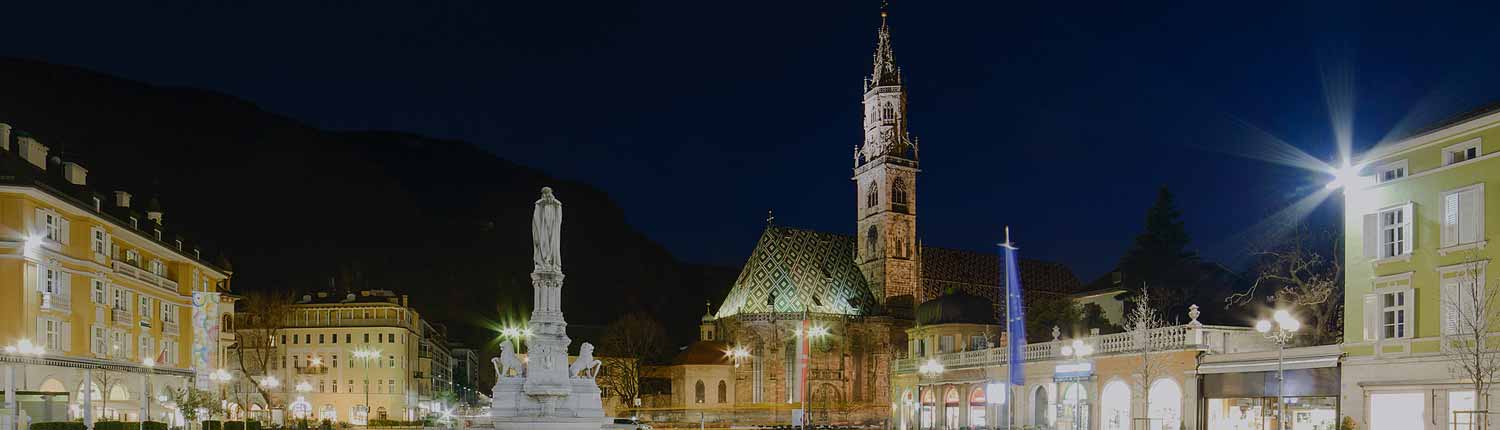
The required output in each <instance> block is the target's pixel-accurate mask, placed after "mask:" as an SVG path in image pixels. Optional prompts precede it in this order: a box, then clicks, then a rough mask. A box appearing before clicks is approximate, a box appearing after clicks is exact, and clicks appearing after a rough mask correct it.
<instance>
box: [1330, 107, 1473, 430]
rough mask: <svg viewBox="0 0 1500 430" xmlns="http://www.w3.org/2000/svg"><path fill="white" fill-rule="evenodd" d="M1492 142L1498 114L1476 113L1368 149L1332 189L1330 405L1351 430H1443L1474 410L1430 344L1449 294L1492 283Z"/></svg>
mask: <svg viewBox="0 0 1500 430" xmlns="http://www.w3.org/2000/svg"><path fill="white" fill-rule="evenodd" d="M1497 147H1500V110H1496V109H1494V108H1490V109H1486V110H1480V111H1476V112H1475V113H1471V114H1468V115H1464V116H1461V117H1459V118H1457V119H1455V120H1452V121H1449V122H1446V123H1443V124H1441V125H1438V126H1436V127H1432V128H1430V129H1429V130H1427V131H1424V132H1421V133H1418V134H1416V135H1414V136H1412V137H1407V138H1404V139H1401V140H1398V141H1395V142H1392V143H1388V144H1383V145H1381V146H1379V147H1377V148H1375V149H1373V150H1371V151H1369V152H1368V153H1367V154H1365V155H1364V157H1363V159H1362V160H1361V161H1362V163H1360V166H1359V172H1358V177H1357V178H1351V180H1349V181H1347V182H1348V183H1347V184H1345V186H1344V188H1343V190H1342V194H1343V198H1344V238H1345V242H1344V244H1345V246H1344V252H1345V255H1344V259H1345V262H1346V264H1345V268H1346V276H1345V278H1344V280H1345V297H1344V309H1345V311H1344V315H1345V320H1344V352H1345V353H1346V354H1347V358H1346V359H1345V364H1344V368H1343V369H1344V373H1343V398H1342V403H1343V405H1344V409H1345V411H1346V415H1348V416H1351V417H1353V418H1354V419H1356V420H1358V421H1359V423H1360V425H1361V428H1371V429H1376V430H1379V429H1384V428H1402V429H1422V428H1426V429H1446V428H1449V424H1451V423H1450V420H1453V419H1455V418H1454V415H1453V414H1452V413H1451V412H1454V411H1462V410H1472V409H1475V408H1476V405H1475V399H1474V397H1475V396H1474V393H1473V392H1472V388H1470V387H1468V386H1466V385H1464V383H1463V379H1464V376H1462V375H1459V374H1455V373H1453V372H1450V371H1449V368H1448V365H1447V364H1446V362H1445V359H1444V356H1443V353H1442V352H1441V341H1442V339H1443V338H1444V336H1446V335H1451V334H1455V333H1456V332H1455V329H1456V327H1455V326H1454V325H1453V323H1452V322H1453V321H1454V320H1455V318H1454V317H1455V315H1454V314H1453V313H1452V312H1451V310H1452V309H1454V308H1452V307H1450V306H1451V303H1454V302H1452V300H1454V297H1457V296H1458V294H1454V291H1456V289H1458V288H1461V287H1462V285H1465V284H1464V283H1465V282H1475V281H1477V282H1478V285H1479V288H1480V289H1481V290H1483V289H1484V288H1487V287H1493V285H1485V281H1486V280H1487V279H1488V280H1493V279H1494V276H1493V274H1492V273H1490V272H1488V271H1487V266H1488V263H1489V262H1490V261H1491V260H1492V259H1494V258H1495V257H1496V256H1497V252H1496V248H1489V247H1488V246H1487V245H1488V240H1487V238H1486V235H1485V232H1486V231H1500V230H1497V229H1500V221H1497V219H1500V218H1497V217H1496V216H1494V215H1493V214H1495V213H1497V211H1500V205H1497V200H1500V199H1497V198H1494V197H1489V196H1490V195H1493V194H1495V191H1494V189H1495V186H1493V185H1487V183H1488V182H1490V181H1500V151H1497V150H1496V149H1497ZM1461 306H1462V305H1461ZM1429 400H1431V401H1429ZM1388 425H1389V426H1393V427H1385V426H1388Z"/></svg>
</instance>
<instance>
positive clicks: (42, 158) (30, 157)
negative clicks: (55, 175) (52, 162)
mask: <svg viewBox="0 0 1500 430" xmlns="http://www.w3.org/2000/svg"><path fill="white" fill-rule="evenodd" d="M16 150H17V152H20V153H21V158H23V159H26V161H27V162H29V163H31V164H32V165H33V166H36V167H37V168H40V169H42V170H47V146H46V145H42V143H41V142H37V141H36V139H33V138H32V137H31V136H21V137H20V138H18V139H16Z"/></svg>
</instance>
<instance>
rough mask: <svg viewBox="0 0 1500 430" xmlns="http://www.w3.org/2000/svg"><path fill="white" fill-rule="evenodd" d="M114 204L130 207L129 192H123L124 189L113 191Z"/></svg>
mask: <svg viewBox="0 0 1500 430" xmlns="http://www.w3.org/2000/svg"><path fill="white" fill-rule="evenodd" d="M115 206H117V207H122V208H129V207H130V193H128V192H125V191H115Z"/></svg>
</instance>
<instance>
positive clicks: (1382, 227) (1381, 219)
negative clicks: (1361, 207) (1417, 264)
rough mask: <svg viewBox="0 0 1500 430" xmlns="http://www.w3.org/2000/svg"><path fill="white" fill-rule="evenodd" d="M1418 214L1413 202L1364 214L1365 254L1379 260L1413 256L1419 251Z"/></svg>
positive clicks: (1401, 258)
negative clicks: (1417, 249) (1417, 240)
mask: <svg viewBox="0 0 1500 430" xmlns="http://www.w3.org/2000/svg"><path fill="white" fill-rule="evenodd" d="M1416 216H1417V210H1416V205H1415V204H1413V203H1410V202H1407V203H1404V204H1400V205H1395V206H1389V207H1385V208H1381V209H1380V210H1377V211H1375V212H1373V213H1368V214H1365V219H1364V223H1365V225H1364V236H1365V238H1364V239H1365V250H1364V254H1365V257H1366V258H1369V259H1372V260H1374V261H1375V262H1376V263H1381V262H1384V261H1390V260H1398V259H1399V260H1407V259H1410V258H1411V254H1412V251H1414V250H1416V239H1417V236H1416V223H1415V221H1414V220H1415V219H1416ZM1370 236H1374V237H1373V238H1372V237H1370Z"/></svg>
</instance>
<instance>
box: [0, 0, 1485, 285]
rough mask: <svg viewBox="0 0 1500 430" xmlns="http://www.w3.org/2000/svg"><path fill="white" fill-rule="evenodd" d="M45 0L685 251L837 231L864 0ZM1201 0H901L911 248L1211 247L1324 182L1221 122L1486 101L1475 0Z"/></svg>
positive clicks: (1048, 254) (1423, 109)
mask: <svg viewBox="0 0 1500 430" xmlns="http://www.w3.org/2000/svg"><path fill="white" fill-rule="evenodd" d="M39 3H53V2H29V3H28V4H24V5H21V4H17V5H10V6H8V7H7V11H6V16H7V19H6V21H5V24H3V25H0V37H3V39H4V40H5V43H3V44H0V54H3V55H14V56H21V57H28V58H36V59H41V60H45V61H50V62H56V63H63V64H73V65H79V66H84V67H88V68H92V69H96V70H99V71H103V72H107V73H112V74H117V75H121V76H124V77H127V78H131V79H137V80H143V81H148V82H153V83H159V84H168V85H183V86H194V87H202V88H208V89H213V90H218V91H222V92H225V93H228V94H232V95H235V96H239V97H243V98H246V99H249V100H252V101H254V102H256V103H258V104H260V105H261V106H263V107H264V108H266V109H268V110H271V111H275V112H281V113H285V114H287V115H290V116H292V117H295V118H298V119H301V120H304V121H307V122H308V123H311V124H314V125H317V126H322V127H328V128H336V129H366V128H378V129H395V130H406V131H412V132H417V133H422V134H427V135H431V136H436V137H444V138H454V139H462V140H467V141H471V142H474V143H476V144H478V145H480V146H482V147H485V148H488V149H490V150H492V151H493V152H495V153H496V154H498V155H500V156H502V157H505V158H508V159H511V160H515V161H518V162H521V163H525V164H528V165H532V166H536V167H539V168H542V169H544V170H547V171H549V172H552V173H553V174H556V175H560V176H564V177H569V178H574V179H579V180H583V181H587V182H591V183H593V184H596V185H598V186H600V187H602V188H604V189H605V190H606V191H608V192H610V193H611V194H612V195H613V196H615V198H616V199H617V200H618V202H619V203H620V204H621V205H622V206H623V207H624V208H625V209H626V211H627V213H628V214H629V216H630V219H631V222H632V223H634V224H635V225H637V226H639V227H640V228H641V229H642V230H644V231H646V232H647V234H649V235H650V236H652V237H654V238H656V239H658V240H660V241H662V242H664V243H665V244H666V245H667V246H668V247H669V248H670V249H671V250H672V251H673V252H674V253H676V254H677V255H678V256H679V257H681V258H683V259H686V260H690V261H708V262H718V263H726V264H738V263H740V262H742V260H743V259H744V258H745V256H746V255H748V253H749V250H750V248H751V246H752V245H753V242H754V240H755V238H756V237H757V235H758V234H759V231H760V229H761V228H762V227H763V225H764V218H765V214H766V210H768V209H774V210H775V211H776V217H777V219H778V221H779V222H782V223H785V224H790V225H797V226H804V227H812V228H817V229H823V230H831V231H839V232H849V231H852V229H853V227H852V226H853V225H854V220H853V217H854V212H853V207H852V205H853V204H854V202H855V198H854V193H853V185H852V184H851V183H850V182H849V176H850V168H851V166H852V161H851V159H850V156H851V153H852V150H853V148H854V146H855V145H856V144H858V143H859V139H860V132H859V112H860V106H859V100H860V93H861V86H860V85H861V78H862V77H863V76H865V75H867V74H869V73H870V67H871V66H870V55H871V52H872V50H873V48H874V44H875V30H876V27H877V26H878V22H879V18H878V15H877V10H878V4H879V2H877V1H868V0H867V1H797V2H722V1H682V2H675V1H674V2H666V1H659V2H650V3H643V4H635V3H632V2H622V1H609V2H598V3H597V4H590V3H585V2H474V3H469V2H457V1H445V2H386V1H366V2H338V3H337V4H334V5H309V4H304V2H288V3H284V4H279V5H278V4H269V3H257V2H247V3H239V2H212V3H205V4H194V5H181V6H170V5H160V4H157V5H153V6H141V5H134V4H131V5H125V4H119V5H115V4H100V5H94V6H83V5H76V4H66V5H50V4H39ZM308 3H310V2H308ZM1043 3H1046V4H1043ZM1223 3H1224V2H1202V1H1198V2H1182V3H1178V4H1172V3H1154V2H1100V3H1097V4H1090V3H1087V2H933V1H928V2H915V1H898V2H896V3H895V4H894V5H893V6H892V9H891V25H892V33H893V40H894V43H895V49H896V58H897V60H898V62H899V63H900V65H901V66H902V67H903V69H904V74H905V77H906V78H907V80H908V82H907V83H908V85H909V89H910V94H911V100H910V102H911V113H910V115H911V119H912V122H911V124H912V131H913V133H914V135H916V136H917V137H919V138H920V139H921V142H922V166H923V168H924V172H923V174H922V176H921V177H920V178H919V180H918V185H917V186H918V191H917V193H918V201H919V208H918V210H919V220H920V223H919V229H920V235H921V236H922V238H923V239H924V240H925V241H926V242H927V243H929V244H936V245H940V246H947V247H958V248H969V249H981V250H983V249H990V248H989V247H990V245H991V244H993V243H995V242H997V241H998V239H999V238H1000V231H1001V226H1003V225H1006V224H1009V225H1011V226H1013V229H1014V230H1015V234H1016V236H1017V240H1018V241H1019V242H1020V243H1021V244H1022V247H1023V251H1022V252H1023V254H1024V255H1026V256H1029V257H1034V258H1044V259H1050V260H1056V261H1060V262H1064V263H1066V264H1068V265H1070V266H1072V267H1073V268H1074V269H1075V271H1077V272H1078V274H1079V276H1080V277H1083V278H1085V281H1087V280H1088V278H1092V277H1094V276H1097V275H1099V274H1101V273H1103V272H1104V271H1106V270H1108V269H1109V268H1110V267H1111V266H1112V265H1113V264H1114V262H1115V260H1116V259H1117V258H1118V256H1119V255H1121V254H1122V253H1123V252H1124V250H1125V249H1126V248H1127V247H1128V246H1129V245H1130V243H1131V240H1132V237H1133V236H1134V235H1135V234H1136V233H1137V232H1138V231H1139V230H1140V229H1141V226H1142V223H1143V217H1144V213H1145V209H1146V207H1147V206H1149V205H1150V204H1151V202H1152V200H1153V198H1154V194H1155V189H1156V188H1157V187H1159V186H1162V185H1167V186H1169V187H1171V188H1172V189H1173V191H1175V192H1176V193H1177V195H1178V198H1179V202H1180V205H1181V208H1182V210H1183V212H1184V215H1185V219H1186V221H1187V225H1188V229H1189V231H1190V232H1191V233H1192V235H1193V237H1194V239H1195V240H1194V247H1196V248H1198V249H1199V250H1201V251H1203V252H1205V253H1206V254H1207V255H1209V256H1210V257H1212V258H1215V259H1218V260H1223V261H1229V260H1232V259H1233V257H1234V256H1235V254H1236V252H1237V251H1239V250H1240V249H1242V247H1243V245H1244V242H1245V241H1246V240H1247V236H1253V233H1250V232H1251V230H1250V228H1249V226H1250V225H1252V224H1254V223H1256V222H1258V221H1260V220H1261V219H1263V218H1264V217H1266V216H1267V215H1268V214H1271V213H1273V212H1276V211H1277V210H1278V209H1280V208H1282V207H1285V206H1287V205H1288V204H1289V203H1290V202H1292V201H1294V200H1296V199H1298V198H1300V197H1302V196H1304V195H1306V194H1308V193H1310V192H1312V190H1314V189H1316V187H1317V186H1318V184H1317V182H1318V180H1319V178H1318V177H1317V176H1316V175H1311V174H1308V173H1305V172H1301V171H1299V170H1296V169H1291V168H1285V167H1278V166H1276V165H1273V164H1269V163H1265V162H1262V161H1257V160H1253V159H1250V158H1246V157H1243V156H1240V155H1233V154H1236V153H1244V152H1251V153H1258V152H1264V153H1269V152H1271V151H1272V149H1273V147H1272V146H1271V145H1268V144H1265V143H1263V142H1260V141H1258V139H1259V138H1258V136H1257V134H1256V133H1254V132H1252V131H1250V130H1249V129H1248V128H1246V127H1243V126H1241V125H1240V124H1249V125H1253V126H1254V127H1256V128H1259V129H1262V130H1264V131H1266V132H1268V133H1269V134H1271V135H1274V136H1277V137H1280V138H1281V139H1284V140H1285V141H1287V142H1289V143H1291V144H1293V145H1295V146H1296V147H1299V148H1301V149H1303V150H1305V151H1307V152H1309V153H1311V154H1312V155H1314V156H1316V157H1319V158H1322V159H1330V158H1332V157H1333V154H1334V145H1333V143H1332V141H1333V136H1334V133H1333V131H1332V128H1331V126H1330V124H1331V120H1330V114H1329V111H1330V110H1329V108H1328V105H1329V100H1334V101H1335V102H1336V103H1335V104H1337V105H1340V106H1346V107H1341V108H1339V109H1337V111H1339V112H1341V113H1346V114H1347V113H1353V117H1352V118H1353V124H1354V135H1353V136H1354V141H1355V146H1356V148H1360V147H1368V146H1369V145H1370V144H1372V143H1374V142H1375V141H1378V140H1380V139H1381V138H1382V137H1384V136H1386V135H1387V133H1388V132H1390V131H1391V130H1392V129H1393V128H1395V129H1400V128H1402V127H1418V126H1421V125H1423V124H1424V123H1427V122H1432V121H1436V120H1439V119H1442V117H1444V116H1446V115H1449V114H1453V113H1455V112H1457V111H1461V110H1465V109H1467V108H1469V107H1472V106H1474V105H1477V104H1481V103H1484V102H1487V101H1491V100H1494V99H1500V86H1497V85H1496V83H1497V82H1500V78H1496V76H1500V73H1497V72H1500V56H1497V55H1495V54H1494V53H1495V46H1500V43H1497V42H1500V26H1495V25H1493V22H1492V18H1493V17H1494V16H1496V10H1494V6H1493V5H1494V3H1493V2H1475V3H1473V4H1470V5H1464V4H1449V3H1444V4H1435V3H1413V2H1410V1H1405V2H1391V3H1384V4H1376V3H1353V2H1348V3H1331V2H1310V3H1320V4H1319V5H1316V6H1309V5H1305V4H1303V2H1286V3H1280V2H1248V3H1246V2H1240V3H1235V4H1223ZM1486 3H1488V5H1486ZM1330 89H1335V90H1332V91H1331V90H1330ZM1325 96H1328V97H1325Z"/></svg>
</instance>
